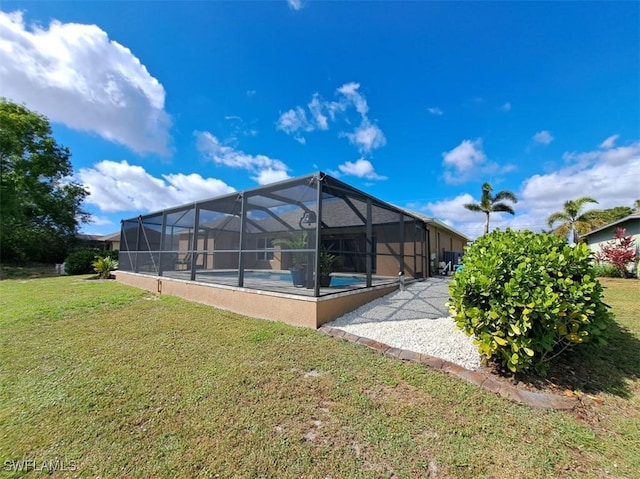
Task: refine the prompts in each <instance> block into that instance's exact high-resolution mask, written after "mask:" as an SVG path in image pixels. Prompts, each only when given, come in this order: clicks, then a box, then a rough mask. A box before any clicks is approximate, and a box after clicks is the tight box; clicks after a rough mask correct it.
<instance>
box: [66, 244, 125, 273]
mask: <svg viewBox="0 0 640 479" xmlns="http://www.w3.org/2000/svg"><path fill="white" fill-rule="evenodd" d="M96 257H98V258H107V257H108V258H114V259H117V258H118V251H105V250H102V249H97V248H88V249H80V250H77V251H74V252H73V253H71V254H70V255H69V256H67V259H66V260H65V261H64V267H65V272H66V273H67V274H71V275H74V274H89V273H93V272H94V271H95V270H94V268H93V262H94V261H95V260H96Z"/></svg>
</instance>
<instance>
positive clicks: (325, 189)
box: [120, 172, 428, 297]
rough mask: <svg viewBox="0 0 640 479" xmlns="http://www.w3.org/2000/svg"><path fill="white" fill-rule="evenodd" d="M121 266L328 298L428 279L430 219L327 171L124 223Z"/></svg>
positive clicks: (157, 273)
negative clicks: (368, 288)
mask: <svg viewBox="0 0 640 479" xmlns="http://www.w3.org/2000/svg"><path fill="white" fill-rule="evenodd" d="M120 248H121V252H120V270H121V271H128V272H133V273H140V274H143V275H152V276H158V277H165V278H174V279H181V280H188V281H195V282H204V283H211V284H219V285H225V286H233V287H242V288H249V289H254V290H263V291H273V292H280V293H289V294H296V295H302V296H314V297H320V296H325V295H328V294H333V293H337V292H344V291H349V290H354V289H361V288H367V287H371V286H376V285H381V284H388V283H393V282H398V281H399V277H400V276H403V277H404V278H405V279H406V280H411V279H414V278H422V277H423V276H425V275H426V267H427V256H428V247H427V230H426V225H425V223H424V221H422V220H421V219H420V218H417V217H414V216H412V215H410V214H408V213H407V212H405V211H403V210H401V209H399V208H396V207H394V206H392V205H390V204H387V203H384V202H382V201H380V200H377V199H376V198H374V197H372V196H370V195H368V194H366V193H364V192H362V191H359V190H357V189H355V188H353V187H351V186H349V185H347V184H346V183H343V182H341V181H339V180H337V179H335V178H332V177H330V176H328V175H326V174H324V173H322V172H318V173H314V174H311V175H307V176H303V177H299V178H295V179H291V180H286V181H283V182H279V183H274V184H270V185H267V186H262V187H258V188H254V189H250V190H246V191H242V192H237V193H233V194H229V195H226V196H221V197H217V198H212V199H209V200H204V201H198V202H195V203H191V204H188V205H183V206H179V207H175V208H171V209H167V210H164V211H159V212H156V213H151V214H148V215H144V216H139V217H137V218H131V219H127V220H123V221H122V231H121V242H120Z"/></svg>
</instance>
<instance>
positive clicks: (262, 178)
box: [251, 168, 289, 185]
mask: <svg viewBox="0 0 640 479" xmlns="http://www.w3.org/2000/svg"><path fill="white" fill-rule="evenodd" d="M287 178H289V175H288V174H287V172H286V171H284V170H276V169H273V168H267V169H265V170H260V171H259V172H258V173H257V174H256V175H255V176H252V177H251V179H253V180H255V181H256V182H257V183H258V184H259V185H267V184H269V183H275V182H277V181H283V180H286V179H287Z"/></svg>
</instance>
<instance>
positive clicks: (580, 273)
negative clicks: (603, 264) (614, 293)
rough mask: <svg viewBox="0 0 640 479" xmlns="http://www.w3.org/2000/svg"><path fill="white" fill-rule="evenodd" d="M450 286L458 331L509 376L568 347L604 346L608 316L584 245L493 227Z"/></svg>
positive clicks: (536, 366)
mask: <svg viewBox="0 0 640 479" xmlns="http://www.w3.org/2000/svg"><path fill="white" fill-rule="evenodd" d="M463 265H464V267H463V268H462V269H461V270H460V271H459V272H457V273H456V275H455V277H454V280H453V282H452V284H451V286H450V290H449V292H450V295H451V303H450V304H451V308H452V310H453V314H454V319H455V321H456V323H457V325H458V327H459V328H460V329H462V330H463V331H465V332H466V333H467V334H469V335H474V336H475V342H476V344H478V347H479V352H480V353H481V354H482V355H483V356H484V357H485V358H486V359H487V360H489V361H497V362H499V363H500V364H502V366H504V367H506V368H508V369H510V370H511V371H513V372H520V371H526V370H531V369H533V370H536V371H538V372H542V371H544V369H545V367H546V365H547V363H548V361H550V360H551V359H553V358H554V357H556V356H558V355H559V354H560V353H562V352H563V351H565V350H566V349H568V348H571V347H572V346H575V345H578V344H582V343H587V342H604V335H605V332H606V329H607V326H608V323H609V318H610V316H611V314H610V312H609V310H608V306H607V305H606V304H604V303H603V302H602V286H601V285H600V283H599V282H598V281H597V280H596V279H595V275H594V272H593V267H592V265H591V253H590V251H589V249H588V248H587V246H586V245H584V244H578V245H576V246H573V247H572V246H569V245H568V244H567V242H566V241H565V240H564V239H563V238H559V237H557V236H553V235H548V234H536V233H532V232H530V231H512V230H509V229H508V230H506V231H500V230H496V231H494V232H492V233H491V234H487V235H485V236H482V237H481V238H479V239H478V240H477V241H476V242H475V243H473V245H471V246H470V247H469V248H468V250H467V252H466V254H465V256H464V259H463Z"/></svg>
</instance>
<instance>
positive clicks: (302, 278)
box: [289, 268, 307, 288]
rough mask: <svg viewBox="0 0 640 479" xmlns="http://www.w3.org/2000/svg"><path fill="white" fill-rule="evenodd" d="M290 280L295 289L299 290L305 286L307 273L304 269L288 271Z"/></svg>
mask: <svg viewBox="0 0 640 479" xmlns="http://www.w3.org/2000/svg"><path fill="white" fill-rule="evenodd" d="M289 271H291V280H292V281H293V285H294V286H295V287H296V288H301V287H303V286H305V285H306V284H307V278H306V276H307V271H306V270H305V269H304V268H298V269H290V270H289Z"/></svg>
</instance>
